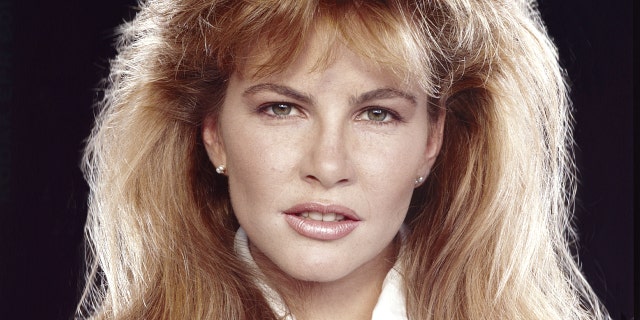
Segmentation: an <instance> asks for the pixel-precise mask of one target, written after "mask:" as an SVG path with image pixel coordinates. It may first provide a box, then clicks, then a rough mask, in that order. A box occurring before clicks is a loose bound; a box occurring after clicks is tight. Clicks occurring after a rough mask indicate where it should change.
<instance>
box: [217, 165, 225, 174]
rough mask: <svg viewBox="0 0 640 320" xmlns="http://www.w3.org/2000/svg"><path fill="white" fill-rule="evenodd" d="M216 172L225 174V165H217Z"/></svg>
mask: <svg viewBox="0 0 640 320" xmlns="http://www.w3.org/2000/svg"><path fill="white" fill-rule="evenodd" d="M216 172H217V173H218V174H225V173H227V167H225V166H224V164H223V165H220V166H218V167H217V168H216Z"/></svg>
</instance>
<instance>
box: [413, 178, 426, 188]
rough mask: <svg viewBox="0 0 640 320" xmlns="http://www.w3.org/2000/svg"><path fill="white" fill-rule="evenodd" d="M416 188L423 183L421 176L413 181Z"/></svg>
mask: <svg viewBox="0 0 640 320" xmlns="http://www.w3.org/2000/svg"><path fill="white" fill-rule="evenodd" d="M414 182H415V184H416V186H418V185H420V184H421V183H422V182H424V177H423V176H419V177H417V178H416V181H414Z"/></svg>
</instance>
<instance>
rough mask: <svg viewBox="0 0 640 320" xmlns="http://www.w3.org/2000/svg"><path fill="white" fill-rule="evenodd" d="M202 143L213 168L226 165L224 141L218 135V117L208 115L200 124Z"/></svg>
mask: <svg viewBox="0 0 640 320" xmlns="http://www.w3.org/2000/svg"><path fill="white" fill-rule="evenodd" d="M202 141H203V142H204V148H205V149H206V150H207V155H208V156H209V161H211V163H212V164H213V166H214V167H217V166H220V165H227V154H226V151H225V147H224V141H223V140H222V136H221V135H220V127H219V126H218V117H217V116H214V115H208V116H206V117H205V118H204V121H203V123H202Z"/></svg>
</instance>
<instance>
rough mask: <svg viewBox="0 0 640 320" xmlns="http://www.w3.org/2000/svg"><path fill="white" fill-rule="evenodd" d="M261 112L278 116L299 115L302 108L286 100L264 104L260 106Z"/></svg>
mask: <svg viewBox="0 0 640 320" xmlns="http://www.w3.org/2000/svg"><path fill="white" fill-rule="evenodd" d="M260 112H263V113H266V114H267V115H269V116H272V117H276V118H280V117H283V118H284V117H289V116H298V115H299V114H300V110H299V109H298V108H297V107H296V106H294V105H292V104H289V103H284V102H276V103H270V104H267V105H264V106H262V107H261V108H260Z"/></svg>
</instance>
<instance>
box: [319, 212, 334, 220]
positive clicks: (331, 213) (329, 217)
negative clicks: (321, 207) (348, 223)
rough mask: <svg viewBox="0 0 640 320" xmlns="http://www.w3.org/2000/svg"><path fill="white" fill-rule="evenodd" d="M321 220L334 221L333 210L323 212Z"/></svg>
mask: <svg viewBox="0 0 640 320" xmlns="http://www.w3.org/2000/svg"><path fill="white" fill-rule="evenodd" d="M322 221H336V214H335V213H333V212H329V213H327V214H324V215H322Z"/></svg>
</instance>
